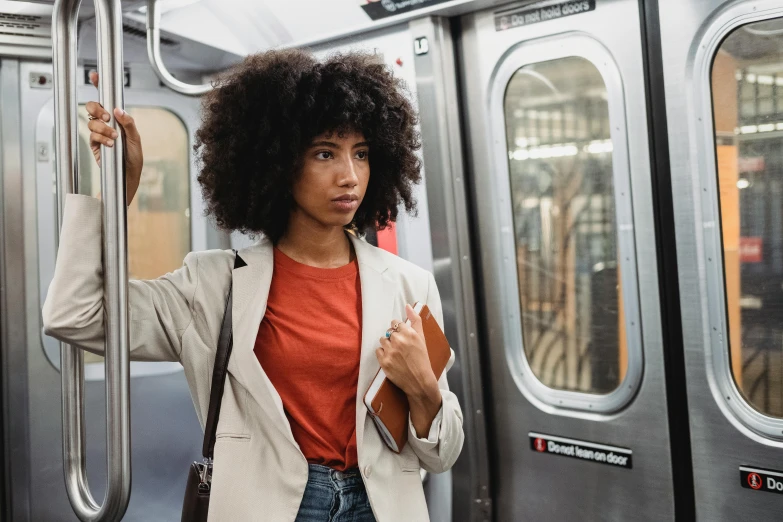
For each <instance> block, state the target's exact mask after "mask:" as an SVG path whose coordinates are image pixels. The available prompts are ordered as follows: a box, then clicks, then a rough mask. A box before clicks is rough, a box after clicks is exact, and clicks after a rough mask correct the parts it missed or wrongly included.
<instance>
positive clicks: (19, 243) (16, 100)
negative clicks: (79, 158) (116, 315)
mask: <svg viewBox="0 0 783 522" xmlns="http://www.w3.org/2000/svg"><path fill="white" fill-rule="evenodd" d="M23 78H24V77H23V76H20V67H19V62H18V61H17V60H9V59H3V60H1V61H0V99H2V102H3V106H2V110H1V111H0V357H1V358H2V359H0V361H1V362H2V366H1V367H0V371H2V378H1V379H0V382H2V385H3V389H2V393H0V395H2V399H3V403H2V408H3V441H4V443H3V451H4V452H5V455H4V456H3V464H4V468H5V469H3V474H4V475H5V479H6V482H5V483H4V484H2V486H4V488H5V492H4V497H5V501H6V503H7V504H8V505H7V506H5V514H7V515H9V516H10V518H11V520H27V519H28V518H29V516H30V491H29V490H28V489H27V488H26V487H25V486H26V484H27V482H28V480H29V469H28V467H27V462H28V459H29V458H30V453H29V451H30V448H29V441H28V434H27V418H28V416H29V412H28V393H27V389H28V388H27V387H28V378H27V364H28V363H27V356H26V355H27V354H26V350H25V344H26V342H27V336H28V335H29V334H28V332H27V331H26V330H25V306H24V297H25V277H24V276H25V270H27V267H26V265H25V258H24V248H25V246H26V244H27V243H28V241H27V240H26V238H25V228H24V224H23V223H24V220H23V215H24V204H23V202H24V196H25V191H24V176H23V174H22V154H21V143H20V142H21V140H20V128H21V126H22V108H21V104H22V102H21V96H20V92H19V91H20V82H22V81H24V80H23ZM39 92H40V91H39ZM12 477H13V480H11V478H12ZM2 516H3V513H2V512H0V518H2Z"/></svg>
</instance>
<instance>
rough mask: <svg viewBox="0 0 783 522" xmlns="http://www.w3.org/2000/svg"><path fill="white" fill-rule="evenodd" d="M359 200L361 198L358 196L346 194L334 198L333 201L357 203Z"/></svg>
mask: <svg viewBox="0 0 783 522" xmlns="http://www.w3.org/2000/svg"><path fill="white" fill-rule="evenodd" d="M358 199H359V196H357V195H356V194H344V195H342V196H338V197H336V198H334V199H333V200H332V201H346V202H348V201H357V200H358Z"/></svg>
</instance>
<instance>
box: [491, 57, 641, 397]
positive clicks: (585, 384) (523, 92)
mask: <svg viewBox="0 0 783 522" xmlns="http://www.w3.org/2000/svg"><path fill="white" fill-rule="evenodd" d="M504 117H505V131H506V145H507V148H508V165H509V169H508V171H509V176H510V180H509V182H510V188H511V204H512V206H513V222H514V238H515V247H516V252H515V254H516V269H517V276H518V282H519V303H520V309H521V313H522V317H521V320H522V325H521V326H522V337H523V347H522V349H523V352H524V356H525V357H526V358H527V361H528V363H529V366H530V368H531V370H532V371H533V373H534V374H535V376H536V378H537V379H538V380H539V381H541V383H543V384H544V385H545V386H547V387H549V388H554V389H558V390H568V391H576V392H584V393H590V394H608V393H610V392H612V391H613V390H615V389H616V388H617V387H618V386H619V385H620V383H621V382H622V381H623V378H624V376H625V373H626V371H627V366H628V356H627V353H628V352H627V346H626V331H625V317H624V313H623V299H622V288H621V284H620V268H619V265H618V242H617V231H616V222H617V219H616V209H615V194H614V181H613V179H614V178H613V154H612V151H613V143H612V139H611V134H610V121H609V106H608V94H607V87H606V85H605V82H604V79H603V77H602V75H601V73H600V72H599V70H598V69H597V68H596V67H595V65H593V63H592V62H590V61H589V60H587V59H586V58H583V57H579V56H569V57H564V58H558V59H554V60H549V61H544V62H539V63H533V64H529V65H525V66H523V67H521V68H519V69H518V70H516V72H515V73H514V74H513V75H512V77H511V79H510V81H509V83H508V85H507V87H506V91H505V97H504Z"/></svg>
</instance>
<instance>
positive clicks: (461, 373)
mask: <svg viewBox="0 0 783 522" xmlns="http://www.w3.org/2000/svg"><path fill="white" fill-rule="evenodd" d="M410 38H411V41H410V45H411V47H413V46H414V43H415V42H416V41H419V42H420V41H421V39H422V38H426V39H427V42H428V43H427V44H426V47H425V46H421V45H420V48H421V49H427V52H423V51H421V52H420V54H417V55H416V56H415V58H414V63H415V66H416V93H417V96H418V105H419V116H420V127H421V134H422V142H423V150H422V156H423V159H424V169H425V174H426V175H425V182H426V185H427V202H428V210H429V224H430V234H431V238H432V255H433V267H434V270H433V272H434V275H435V281H436V282H437V285H438V290H439V292H440V296H441V300H442V302H443V321H444V328H445V331H446V335H447V337H448V338H449V340H450V341H451V344H452V348H453V349H454V352H455V353H456V356H457V360H456V361H455V363H454V366H453V367H452V368H451V370H450V371H449V386H450V387H451V389H452V390H453V391H454V393H455V394H456V395H457V397H459V400H460V405H461V406H462V410H463V412H464V414H465V422H464V430H465V444H464V446H463V449H462V455H461V456H460V458H459V459H458V460H457V463H456V464H455V466H454V469H453V477H454V481H453V497H452V498H453V510H452V512H453V517H454V518H453V519H454V520H460V521H461V520H476V521H478V520H491V519H492V514H491V501H490V499H491V491H490V484H489V459H488V451H487V438H486V437H487V436H486V424H485V417H486V416H485V415H484V414H483V412H484V398H483V385H482V375H481V363H480V358H479V344H478V336H477V331H478V324H477V318H476V308H475V297H474V294H473V292H474V290H473V289H474V282H473V263H472V261H473V260H472V255H471V251H470V238H469V233H470V222H469V219H468V199H467V197H468V196H467V194H466V189H465V178H464V172H463V156H462V151H463V147H462V139H461V136H460V132H461V129H460V118H459V108H458V93H457V76H456V69H455V63H454V48H453V42H452V39H451V32H450V26H449V23H448V20H446V19H443V18H424V19H420V20H416V21H414V22H411V23H410Z"/></svg>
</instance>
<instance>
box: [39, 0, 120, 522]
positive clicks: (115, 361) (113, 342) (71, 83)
mask: <svg viewBox="0 0 783 522" xmlns="http://www.w3.org/2000/svg"><path fill="white" fill-rule="evenodd" d="M79 5H80V0H57V1H56V2H55V5H54V12H53V14H52V31H53V62H54V87H55V97H54V102H55V103H54V106H55V133H56V147H57V163H56V168H57V201H58V216H59V218H60V223H62V213H63V210H64V206H65V198H66V195H67V194H71V193H75V192H77V190H78V163H77V157H76V143H77V139H78V133H77V126H76V125H77V118H76V86H77V80H76V22H77V14H78V11H79ZM95 11H96V18H97V27H98V39H99V41H98V72H99V73H100V77H101V83H100V101H101V104H102V105H103V106H104V107H106V108H114V107H122V106H123V85H124V74H123V57H122V12H121V9H120V2H119V0H95ZM110 125H112V126H113V127H114V128H115V130H117V132H118V133H120V137H119V138H118V139H117V140H115V146H114V147H113V148H107V147H102V150H101V193H102V199H103V217H102V219H103V272H104V292H105V299H104V312H105V317H104V320H105V329H106V352H105V357H106V409H107V412H106V420H107V422H106V449H107V468H108V473H107V477H108V482H107V488H106V494H105V497H104V499H103V503H102V504H101V505H100V506H99V505H98V504H97V503H96V502H95V500H94V499H93V497H92V494H91V493H90V490H89V486H88V484H87V474H86V467H85V452H84V443H85V441H84V438H85V437H84V370H83V368H84V365H83V356H82V351H81V350H80V349H79V348H76V347H73V346H70V345H67V344H62V345H61V355H60V363H61V368H60V369H61V373H62V400H63V410H62V412H63V464H64V474H65V485H66V490H67V492H68V497H69V499H70V501H71V506H72V507H73V510H74V512H75V513H76V515H77V517H78V518H79V519H80V520H82V521H91V522H92V521H112V522H113V521H118V520H120V519H121V518H122V516H123V515H124V514H125V510H126V509H127V506H128V501H129V500H130V489H131V468H130V401H129V399H130V396H129V384H130V379H129V377H130V376H129V368H130V360H129V359H130V357H129V345H128V270H127V233H126V231H127V215H126V195H125V177H124V171H123V161H124V158H123V143H122V134H121V129H120V128H119V126H118V124H117V123H116V121H115V120H114V118H112V121H111V123H110Z"/></svg>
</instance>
